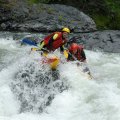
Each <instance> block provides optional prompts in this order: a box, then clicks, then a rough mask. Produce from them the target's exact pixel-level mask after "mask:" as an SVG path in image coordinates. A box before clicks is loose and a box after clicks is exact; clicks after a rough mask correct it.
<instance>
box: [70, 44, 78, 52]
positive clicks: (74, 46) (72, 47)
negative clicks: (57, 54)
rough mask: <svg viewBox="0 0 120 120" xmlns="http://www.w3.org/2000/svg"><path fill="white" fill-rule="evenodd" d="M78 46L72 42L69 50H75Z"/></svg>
mask: <svg viewBox="0 0 120 120" xmlns="http://www.w3.org/2000/svg"><path fill="white" fill-rule="evenodd" d="M78 48H79V46H78V45H77V44H76V43H72V44H71V46H70V51H73V52H74V51H77V50H78Z"/></svg>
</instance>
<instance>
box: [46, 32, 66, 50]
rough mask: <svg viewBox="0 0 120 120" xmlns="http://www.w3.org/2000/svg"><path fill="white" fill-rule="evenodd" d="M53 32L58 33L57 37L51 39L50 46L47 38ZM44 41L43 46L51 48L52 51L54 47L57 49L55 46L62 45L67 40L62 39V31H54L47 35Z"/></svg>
mask: <svg viewBox="0 0 120 120" xmlns="http://www.w3.org/2000/svg"><path fill="white" fill-rule="evenodd" d="M55 34H58V37H57V39H56V40H53V41H52V46H50V44H49V40H50V39H51V37H53V36H54V35H55ZM44 42H45V47H47V49H48V50H53V51H54V50H55V49H57V48H59V47H61V46H62V45H64V44H65V43H66V42H67V40H66V39H63V37H62V32H54V33H52V34H50V35H48V36H47V37H45V38H44Z"/></svg>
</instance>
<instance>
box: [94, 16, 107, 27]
mask: <svg viewBox="0 0 120 120" xmlns="http://www.w3.org/2000/svg"><path fill="white" fill-rule="evenodd" d="M92 18H93V19H94V21H95V23H96V25H97V28H98V29H107V24H108V22H109V17H107V16H103V15H98V14H97V15H93V16H92Z"/></svg>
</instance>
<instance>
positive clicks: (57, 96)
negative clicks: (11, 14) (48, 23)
mask: <svg viewBox="0 0 120 120" xmlns="http://www.w3.org/2000/svg"><path fill="white" fill-rule="evenodd" d="M85 52H86V56H87V62H88V66H89V68H90V70H91V73H92V75H93V77H94V79H92V80H88V79H87V77H86V76H84V74H82V73H81V72H80V71H79V69H78V68H77V67H76V66H75V65H73V64H72V63H65V64H60V65H59V67H58V71H59V78H58V80H56V81H53V80H52V77H51V74H50V73H49V72H48V71H49V68H47V66H46V67H45V68H44V69H43V68H42V65H41V63H40V62H39V59H41V57H40V55H39V53H35V52H33V53H31V54H30V46H20V44H19V43H18V42H16V40H13V35H12V34H11V33H0V120H120V54H110V53H103V52H99V51H97V52H93V51H88V50H85ZM56 54H59V53H58V52H56ZM62 59H64V58H62ZM43 78H44V79H43ZM48 79H49V81H48ZM41 80H42V81H41ZM40 81H41V82H40ZM46 81H47V82H46Z"/></svg>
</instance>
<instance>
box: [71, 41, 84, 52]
mask: <svg viewBox="0 0 120 120" xmlns="http://www.w3.org/2000/svg"><path fill="white" fill-rule="evenodd" d="M83 48H84V47H83V45H78V44H76V43H72V44H71V46H70V48H69V51H70V52H72V53H74V54H75V53H76V52H77V51H79V50H80V51H81V50H83Z"/></svg>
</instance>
